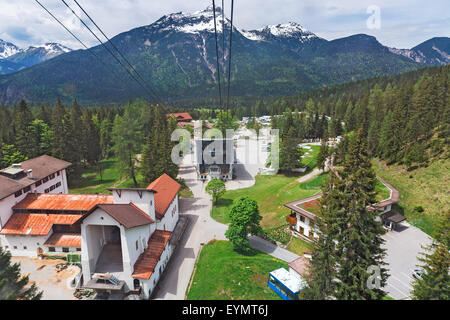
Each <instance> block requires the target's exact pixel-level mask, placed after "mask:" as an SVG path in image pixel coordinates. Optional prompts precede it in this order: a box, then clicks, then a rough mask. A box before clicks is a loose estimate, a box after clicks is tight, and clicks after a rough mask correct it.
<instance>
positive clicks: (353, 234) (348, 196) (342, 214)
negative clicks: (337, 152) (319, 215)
mask: <svg viewBox="0 0 450 320" xmlns="http://www.w3.org/2000/svg"><path fill="white" fill-rule="evenodd" d="M340 175H341V178H342V180H343V181H344V183H342V184H336V185H335V186H334V188H335V189H336V192H338V193H339V194H340V197H339V198H340V199H339V202H338V204H337V205H336V206H335V208H336V214H337V219H338V221H339V223H338V228H339V231H340V232H339V233H338V234H337V237H336V241H337V246H336V251H337V257H338V259H337V265H338V266H339V268H338V271H337V276H336V278H337V279H338V280H339V281H338V282H337V283H336V292H335V297H336V298H337V299H343V300H360V299H363V300H371V299H376V300H378V299H381V298H382V297H383V296H384V295H385V293H384V291H383V290H382V289H381V288H382V287H384V285H385V284H386V281H387V277H388V274H387V270H386V269H385V268H384V267H383V265H385V264H386V263H385V262H384V261H383V260H384V256H385V249H383V248H382V247H381V245H382V244H383V242H384V240H383V239H382V237H381V236H382V235H383V234H384V230H383V228H382V226H381V223H380V222H377V221H376V220H375V218H376V217H377V216H378V212H377V211H376V210H375V209H374V210H369V209H368V207H369V206H371V205H372V204H374V203H375V202H376V201H375V195H376V192H375V186H376V176H375V173H374V171H373V169H372V165H371V162H370V158H369V157H368V155H367V150H366V144H365V142H364V137H363V133H362V130H361V129H360V130H359V131H358V134H357V135H356V136H355V137H354V138H353V139H352V142H351V143H350V148H349V154H348V159H347V161H346V162H345V164H344V169H343V171H342V172H341V174H340ZM339 208H341V210H339ZM369 267H378V268H379V279H380V283H379V286H378V287H375V288H371V287H369V285H368V280H370V277H371V276H372V274H370V273H369V271H368V270H369Z"/></svg>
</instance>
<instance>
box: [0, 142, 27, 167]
mask: <svg viewBox="0 0 450 320" xmlns="http://www.w3.org/2000/svg"><path fill="white" fill-rule="evenodd" d="M27 159H28V158H27V157H25V156H24V155H23V154H21V153H20V151H19V150H17V148H16V147H15V146H14V145H12V144H4V143H3V144H2V145H1V150H0V167H1V168H6V167H9V166H11V165H13V164H14V163H21V162H22V161H25V160H27Z"/></svg>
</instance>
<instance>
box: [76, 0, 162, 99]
mask: <svg viewBox="0 0 450 320" xmlns="http://www.w3.org/2000/svg"><path fill="white" fill-rule="evenodd" d="M73 1H74V2H75V3H76V5H77V6H78V7H79V8H80V9H81V11H83V13H84V14H85V15H86V16H87V17H88V18H89V20H90V21H91V22H92V23H93V24H94V26H95V27H96V28H97V29H98V30H99V31H100V33H101V34H102V35H103V36H104V37H105V38H106V40H108V42H109V44H111V46H112V47H113V48H114V50H115V51H117V53H119V55H120V56H121V57H122V59H123V60H125V62H126V63H127V64H128V65H129V66H130V68H131V69H132V70H133V71H134V72H135V73H136V75H137V76H138V77H139V79H140V80H141V81H142V82H143V83H144V84H146V83H147V82H146V81H145V80H144V78H143V77H142V76H141V74H140V73H139V72H138V71H137V70H136V69H135V68H134V66H133V65H132V64H131V63H130V62H129V60H128V59H127V58H126V57H125V56H124V54H123V53H122V52H121V51H120V50H119V49H118V48H117V47H116V45H115V44H114V43H113V42H112V41H111V39H109V37H108V36H107V35H106V34H105V33H104V32H103V30H102V29H101V28H100V27H99V26H98V25H97V23H95V21H94V19H92V18H91V16H90V15H89V14H88V13H87V12H86V10H84V8H83V7H82V6H81V5H80V4H79V3H78V1H77V0H73ZM147 87H148V90H149V91H150V92H151V93H152V94H153V96H154V97H156V98H157V100H158V102H159V103H161V104H162V105H164V103H163V100H162V99H161V98H160V97H159V96H158V95H157V94H156V92H155V91H154V90H152V88H151V87H150V86H147Z"/></svg>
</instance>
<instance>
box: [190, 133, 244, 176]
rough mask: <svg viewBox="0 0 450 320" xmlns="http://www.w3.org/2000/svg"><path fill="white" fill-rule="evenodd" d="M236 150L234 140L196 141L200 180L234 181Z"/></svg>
mask: <svg viewBox="0 0 450 320" xmlns="http://www.w3.org/2000/svg"><path fill="white" fill-rule="evenodd" d="M235 153H236V150H235V147H234V140H233V139H206V138H205V139H194V158H195V164H196V170H197V177H198V179H199V180H202V181H206V180H211V179H214V178H217V179H221V180H224V181H226V180H232V179H233V170H234V163H235V159H236V154H235Z"/></svg>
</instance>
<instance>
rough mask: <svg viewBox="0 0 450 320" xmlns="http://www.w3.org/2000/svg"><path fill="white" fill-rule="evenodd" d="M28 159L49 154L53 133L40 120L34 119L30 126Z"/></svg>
mask: <svg viewBox="0 0 450 320" xmlns="http://www.w3.org/2000/svg"><path fill="white" fill-rule="evenodd" d="M30 132H31V135H30V141H29V152H30V157H31V158H34V157H37V156H40V155H43V154H49V153H50V150H51V143H52V139H53V131H52V130H50V127H49V126H48V125H47V124H46V123H45V122H44V121H43V120H40V119H35V120H33V121H32V122H31V124H30Z"/></svg>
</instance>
